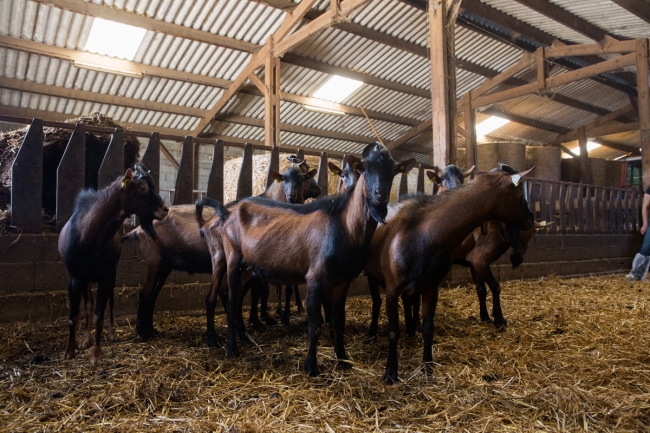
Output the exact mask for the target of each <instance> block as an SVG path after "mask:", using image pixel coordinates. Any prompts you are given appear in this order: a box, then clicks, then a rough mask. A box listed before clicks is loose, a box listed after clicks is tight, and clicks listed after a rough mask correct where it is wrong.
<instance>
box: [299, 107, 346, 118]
mask: <svg viewBox="0 0 650 433" xmlns="http://www.w3.org/2000/svg"><path fill="white" fill-rule="evenodd" d="M302 108H304V109H305V110H307V111H315V112H316V113H325V114H333V115H334V116H345V113H344V112H343V111H338V110H331V109H329V108H323V107H315V106H313V105H303V106H302Z"/></svg>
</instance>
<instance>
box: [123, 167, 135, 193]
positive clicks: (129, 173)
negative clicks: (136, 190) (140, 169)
mask: <svg viewBox="0 0 650 433" xmlns="http://www.w3.org/2000/svg"><path fill="white" fill-rule="evenodd" d="M132 179H133V171H131V169H130V168H127V169H126V173H124V177H123V178H122V189H126V188H127V187H128V186H129V184H130V183H131V180H132Z"/></svg>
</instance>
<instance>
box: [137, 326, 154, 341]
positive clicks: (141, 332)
mask: <svg viewBox="0 0 650 433" xmlns="http://www.w3.org/2000/svg"><path fill="white" fill-rule="evenodd" d="M135 332H136V334H137V335H138V337H140V338H141V339H143V340H149V339H151V338H154V337H156V336H158V331H157V330H156V329H155V328H140V329H137V328H136V330H135Z"/></svg>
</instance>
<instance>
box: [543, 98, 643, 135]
mask: <svg viewBox="0 0 650 433" xmlns="http://www.w3.org/2000/svg"><path fill="white" fill-rule="evenodd" d="M631 111H633V108H632V105H631V104H630V105H626V106H625V107H622V108H619V109H618V110H614V111H612V112H611V113H609V114H607V115H605V116H598V117H596V118H595V119H594V120H592V121H591V122H589V123H587V124H585V125H584V127H585V129H586V131H587V134H591V135H592V136H598V135H607V134H605V133H603V132H608V131H612V130H616V129H617V128H618V129H620V128H626V127H627V126H625V125H637V126H638V124H634V123H633V124H625V123H617V122H614V123H612V122H613V121H614V120H616V119H618V118H619V117H621V116H624V115H625V114H627V113H630V112H631ZM630 130H632V129H630ZM619 132H624V131H619ZM613 133H615V132H609V134H613ZM577 139H578V129H574V130H573V131H570V132H565V133H563V134H562V135H560V136H559V137H557V138H556V139H555V140H553V143H554V144H559V143H567V142H569V141H574V140H577Z"/></svg>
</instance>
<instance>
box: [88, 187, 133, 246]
mask: <svg viewBox="0 0 650 433" xmlns="http://www.w3.org/2000/svg"><path fill="white" fill-rule="evenodd" d="M127 216H128V215H127V214H126V213H125V212H124V211H123V210H122V182H121V178H120V179H117V180H116V181H115V182H113V183H112V184H110V185H109V186H108V187H106V188H104V189H103V190H101V191H98V193H97V196H96V198H95V199H94V200H93V202H92V203H91V204H90V205H89V207H88V208H87V210H86V212H85V213H84V214H83V215H81V218H80V220H79V222H78V224H77V230H78V231H79V236H80V238H81V241H82V242H84V243H86V242H91V241H92V242H93V243H97V244H102V243H104V242H106V241H108V240H109V239H110V238H112V237H113V236H114V235H115V233H117V231H118V230H119V228H120V226H121V225H122V223H123V222H124V220H125V219H126V217H127Z"/></svg>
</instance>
